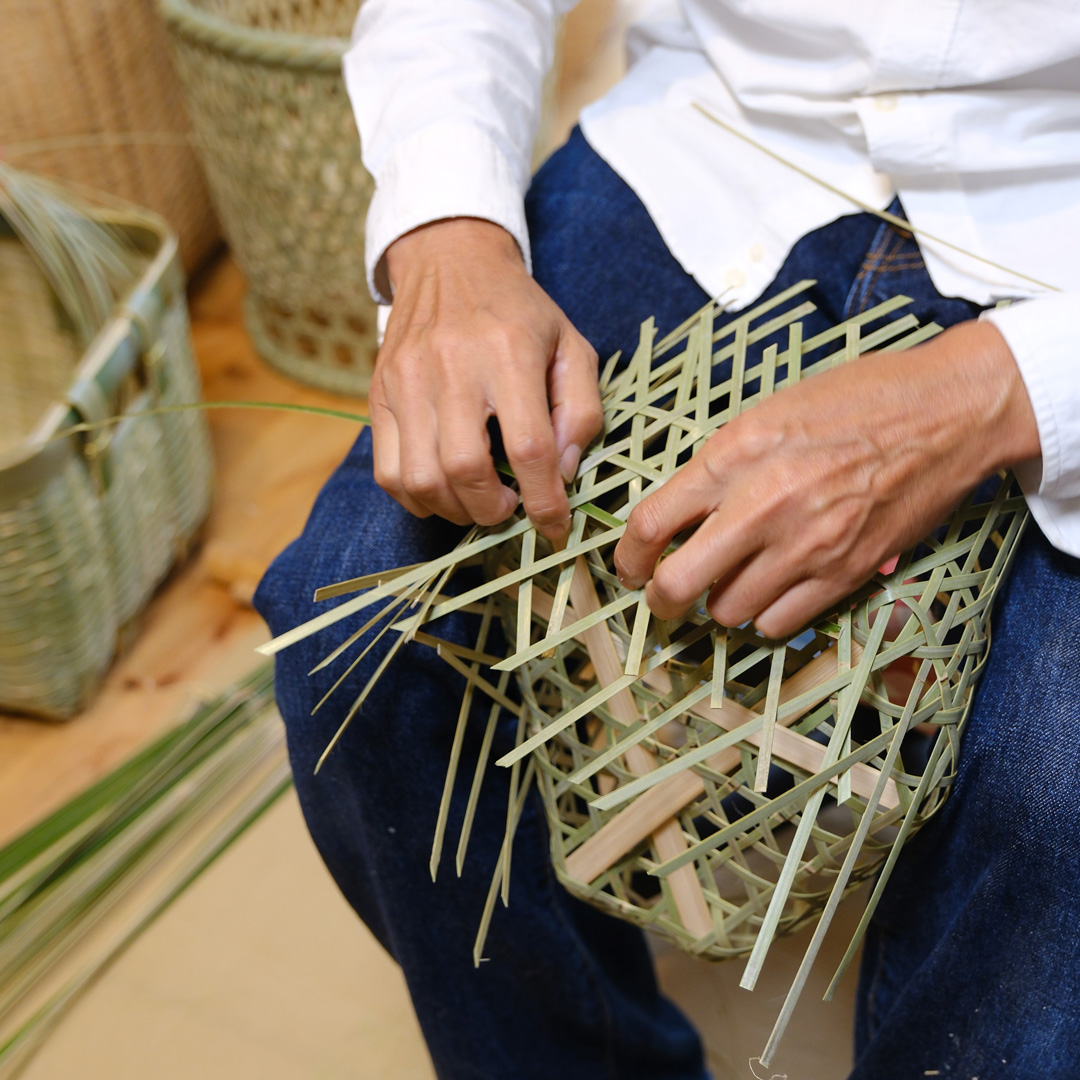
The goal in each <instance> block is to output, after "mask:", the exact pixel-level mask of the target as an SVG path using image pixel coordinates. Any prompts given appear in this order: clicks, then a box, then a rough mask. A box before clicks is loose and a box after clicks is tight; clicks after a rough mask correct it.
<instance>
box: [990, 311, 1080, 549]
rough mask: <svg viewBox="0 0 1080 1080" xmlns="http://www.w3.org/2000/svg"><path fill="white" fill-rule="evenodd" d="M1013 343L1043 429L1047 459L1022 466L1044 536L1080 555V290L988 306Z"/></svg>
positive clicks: (1041, 436)
mask: <svg viewBox="0 0 1080 1080" xmlns="http://www.w3.org/2000/svg"><path fill="white" fill-rule="evenodd" d="M981 318H982V319H983V320H985V321H986V322H990V323H993V324H994V326H996V327H997V328H998V330H999V331H1000V332H1001V334H1002V336H1003V337H1004V338H1005V341H1006V344H1008V346H1009V348H1010V349H1011V350H1012V354H1013V356H1014V357H1015V359H1016V364H1017V366H1018V367H1019V369H1020V375H1021V378H1023V380H1024V386H1025V387H1026V389H1027V392H1028V397H1029V398H1030V399H1031V407H1032V409H1033V410H1034V413H1035V423H1036V424H1037V425H1038V429H1039V444H1040V446H1041V448H1042V465H1041V468H1040V466H1039V462H1038V461H1035V462H1029V463H1026V464H1024V465H1021V466H1020V467H1018V468H1017V469H1016V470H1015V471H1016V478H1017V480H1019V481H1020V486H1021V487H1022V488H1023V491H1024V494H1025V496H1026V497H1027V501H1028V506H1029V507H1030V509H1031V513H1032V516H1033V517H1034V518H1035V520H1036V521H1037V522H1038V524H1039V527H1040V528H1041V529H1042V531H1043V532H1044V533H1045V535H1046V538H1047V539H1048V540H1049V541H1050V542H1051V543H1052V544H1053V545H1054V547H1056V548H1058V549H1059V550H1060V551H1064V552H1066V553H1067V554H1069V555H1074V556H1080V350H1078V349H1077V346H1076V340H1075V339H1076V332H1077V324H1078V321H1080V294H1078V293H1075V292H1073V293H1055V294H1053V295H1050V296H1040V297H1037V298H1036V299H1034V300H1024V301H1020V302H1018V303H1014V304H1010V305H1009V306H1008V307H1000V308H994V309H993V310H991V311H986V312H983V314H982V316H981Z"/></svg>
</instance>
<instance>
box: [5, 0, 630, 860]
mask: <svg viewBox="0 0 1080 1080" xmlns="http://www.w3.org/2000/svg"><path fill="white" fill-rule="evenodd" d="M627 10H629V9H628V8H626V6H625V5H617V4H616V2H615V0H583V2H582V3H581V4H580V5H579V6H578V7H577V8H576V9H575V10H574V11H573V12H571V14H570V15H569V16H568V18H567V23H566V29H565V33H564V35H563V48H562V63H561V72H560V78H559V81H558V84H557V86H556V95H555V101H556V108H555V112H554V117H553V122H552V123H551V124H550V127H549V129H548V131H547V133H546V139H547V147H546V148H543V149H548V150H549V149H550V148H552V147H554V146H558V145H559V144H561V143H562V142H563V141H564V140H565V138H566V135H567V134H568V132H569V130H570V127H571V126H572V124H573V123H574V121H575V120H576V117H577V113H578V111H579V109H580V108H581V106H582V105H583V104H585V103H586V102H588V101H589V100H591V99H592V98H594V97H596V96H597V95H599V94H600V93H602V92H603V91H604V89H606V87H607V86H609V85H611V83H612V82H614V80H615V79H616V78H617V77H618V74H619V72H620V71H621V69H622V64H623V59H622V45H621V36H622V33H623V30H624V28H625V18H626V11H627ZM541 156H542V154H541ZM243 293H244V282H243V279H242V278H241V276H240V272H239V270H238V269H237V267H236V265H235V263H234V262H233V261H232V260H231V258H229V257H228V256H227V255H222V256H220V257H219V258H218V260H217V261H216V262H214V263H213V264H212V265H211V266H210V267H209V268H208V269H207V270H205V271H204V272H203V273H202V274H201V275H199V277H198V278H197V279H196V280H195V281H194V282H193V283H192V286H191V289H190V294H189V302H190V309H191V321H192V336H193V339H194V344H195V352H196V355H197V357H198V360H199V364H200V367H201V369H202V373H203V381H204V397H205V398H206V399H207V400H208V401H228V400H233V401H237V400H259V401H290V402H302V403H307V404H314V405H333V406H337V407H339V408H340V407H345V408H348V409H350V410H355V411H357V412H361V413H362V412H364V411H365V405H366V403H365V402H363V401H357V400H355V399H346V398H339V397H334V396H332V395H330V394H324V393H320V392H318V391H314V390H308V389H305V388H303V387H301V386H300V385H298V384H297V383H295V382H293V381H291V380H289V379H286V378H284V377H282V376H279V375H277V374H275V373H274V372H273V371H272V370H271V369H270V368H268V367H267V366H266V365H265V364H264V363H263V362H262V361H261V360H260V359H259V358H258V357H257V356H256V354H255V352H254V349H253V348H252V345H251V342H250V340H249V339H248V336H247V333H246V331H245V329H244V326H243V318H242V313H241V306H242V300H243ZM208 417H209V422H210V428H211V433H212V436H213V444H214V455H215V462H216V484H217V490H216V496H215V499H214V506H213V509H212V511H211V514H210V518H209V520H208V522H207V525H206V528H205V531H204V536H203V544H202V546H201V547H200V548H198V549H197V551H196V553H195V555H194V556H193V557H192V559H191V560H190V562H189V564H188V565H186V566H184V567H182V568H179V569H178V570H176V571H174V573H173V576H172V578H171V579H170V580H169V581H168V582H167V583H166V585H165V587H164V588H163V589H162V590H161V591H160V592H159V594H158V595H157V597H156V598H155V599H154V600H153V601H152V602H151V604H150V606H149V608H148V609H147V611H146V612H145V614H144V616H143V619H142V628H141V632H140V633H139V635H138V637H137V639H136V642H135V644H134V646H133V647H132V648H131V650H130V652H129V653H128V655H126V656H124V657H122V658H121V659H120V661H119V663H117V665H116V666H115V667H114V668H113V670H112V672H111V673H110V675H109V677H108V680H107V681H106V683H105V686H104V688H103V689H102V691H101V693H100V695H99V696H98V697H97V699H96V700H95V702H94V703H93V705H92V706H91V707H90V708H89V709H87V710H86V711H85V712H84V713H83V714H82V715H81V716H79V717H78V718H76V719H74V720H72V721H69V722H68V723H66V724H62V725H49V724H45V723H42V722H41V721H37V720H25V719H19V718H16V717H4V716H3V715H2V714H0V844H3V843H4V842H5V841H6V840H9V839H10V838H11V837H12V836H15V835H17V834H18V833H19V832H21V831H22V830H23V829H25V828H26V827H27V826H28V825H29V824H31V823H32V822H33V821H35V820H36V819H38V818H40V817H41V816H43V815H44V814H46V813H48V812H49V811H50V810H52V809H54V808H55V807H57V806H59V805H61V804H62V803H64V802H65V801H66V800H67V799H69V798H70V797H71V796H72V795H74V794H76V793H77V792H78V791H80V790H81V789H83V788H84V787H85V786H86V785H87V784H89V783H92V782H93V781H94V780H95V779H97V778H98V777H100V776H102V775H104V774H105V773H107V772H108V771H109V770H110V769H111V768H113V767H114V766H115V765H117V764H119V762H121V761H122V760H123V759H124V758H126V757H127V756H129V755H130V754H131V753H132V752H133V751H134V750H136V749H137V748H138V747H140V746H142V745H143V744H145V743H146V742H147V741H148V740H150V739H152V738H153V737H154V736H155V735H156V734H158V733H160V732H162V731H163V730H165V729H166V728H167V727H168V726H169V725H170V724H173V723H175V722H176V721H177V720H178V719H180V718H181V717H183V716H184V715H185V714H186V713H188V712H189V711H190V709H191V708H192V706H193V705H194V704H196V703H197V702H199V701H201V700H205V699H206V698H208V697H212V696H214V694H215V693H216V692H218V691H220V690H221V689H224V688H225V687H226V686H228V685H229V684H230V683H232V682H234V681H235V680H236V679H237V678H238V677H239V676H240V675H241V674H243V672H244V671H245V670H246V669H247V668H249V667H250V665H251V664H253V663H255V662H256V661H257V659H258V658H257V656H256V654H255V653H254V652H253V650H254V647H255V646H256V645H257V644H259V643H260V642H262V641H265V640H266V639H267V637H268V635H267V632H266V628H265V626H264V624H263V622H262V620H261V619H260V618H259V617H258V616H257V615H256V614H255V613H254V612H253V611H252V610H251V608H250V606H249V604H248V603H247V601H248V600H249V599H250V596H251V593H252V591H253V590H254V587H255V584H256V583H257V581H258V579H259V577H260V576H261V575H262V572H263V570H265V569H266V567H267V566H268V565H269V563H270V561H271V559H273V557H274V555H275V554H277V552H278V551H280V550H281V548H283V547H284V546H285V545H286V544H287V543H288V542H289V541H290V540H291V539H292V538H293V537H295V536H296V535H297V534H298V533H299V532H300V529H301V528H302V526H303V523H304V520H305V518H306V516H307V513H308V510H309V509H310V507H311V503H312V501H313V500H314V498H315V495H316V494H317V492H318V490H319V488H320V487H321V486H322V483H323V481H324V480H325V479H326V478H327V477H328V476H329V475H330V473H331V472H332V471H333V469H334V466H335V465H336V464H337V463H338V462H339V461H340V460H341V458H342V457H343V456H344V454H345V452H346V450H347V449H348V447H349V446H350V444H351V443H352V441H353V439H354V438H355V436H356V429H355V428H354V427H353V426H352V425H351V424H349V423H346V422H344V421H338V420H328V419H325V418H316V417H306V416H303V415H298V414H294V413H292V414H286V413H272V412H263V411H259V412H241V411H232V410H230V411H213V412H211V413H209V414H208Z"/></svg>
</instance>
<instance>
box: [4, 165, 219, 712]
mask: <svg viewBox="0 0 1080 1080" xmlns="http://www.w3.org/2000/svg"><path fill="white" fill-rule="evenodd" d="M198 395H199V380H198V373H197V369H196V367H195V363H194V359H193V357H192V353H191V343H190V340H189V335H188V319H187V307H186V303H185V298H184V277H183V272H182V270H181V269H180V264H179V260H178V258H177V247H176V237H175V236H174V235H173V234H172V233H170V232H169V230H168V228H167V226H166V225H165V223H164V222H163V221H162V220H161V219H160V218H159V217H157V216H155V215H152V214H150V213H146V214H141V215H140V214H136V213H135V212H131V213H123V214H120V213H117V212H113V211H95V210H92V209H91V208H89V207H86V206H84V205H82V204H78V203H75V202H73V201H68V200H67V199H66V198H65V197H64V196H62V195H61V194H59V193H58V191H57V190H55V189H54V188H53V187H52V186H51V185H47V184H44V183H43V182H41V181H37V180H34V179H33V178H31V177H28V176H26V175H24V174H21V173H19V172H18V171H16V170H14V169H11V168H10V167H7V166H0V709H3V710H7V711H16V712H27V713H33V714H37V715H40V716H44V717H47V718H51V719H63V718H66V717H68V716H71V715H72V714H73V713H75V712H77V711H78V709H79V708H80V707H81V706H82V705H84V704H85V703H86V702H87V700H88V699H89V698H90V696H91V695H92V694H93V692H94V691H95V689H96V688H97V685H98V683H99V681H100V679H101V677H102V675H103V673H104V671H105V669H106V668H107V667H108V665H109V662H110V660H111V659H112V656H113V653H114V651H115V649H116V646H117V641H118V636H119V635H120V634H121V633H122V632H123V631H124V630H125V629H126V628H127V627H128V625H129V624H130V623H131V621H132V620H133V619H134V617H135V616H136V615H137V613H138V612H139V611H140V609H141V608H142V607H143V605H144V604H145V603H146V601H147V600H148V599H149V596H150V594H151V592H152V590H153V589H154V587H155V586H156V585H157V583H158V582H159V581H160V580H161V579H162V578H163V577H164V576H165V574H166V573H168V571H169V568H170V567H171V566H172V564H173V561H174V560H175V558H176V556H177V554H178V553H179V552H180V551H181V550H182V549H183V548H184V546H185V545H186V544H187V542H188V541H189V540H190V538H191V537H192V535H193V534H194V532H195V530H196V529H197V527H198V526H199V524H200V522H201V521H202V519H203V517H204V516H205V514H206V511H207V509H208V507H209V500H210V477H211V458H210V446H209V438H208V433H207V427H206V421H205V418H204V417H203V416H202V415H201V413H197V412H189V413H183V414H180V415H175V416H168V417H165V418H161V417H152V418H139V419H135V418H134V417H128V418H127V419H125V420H123V421H122V422H120V423H119V424H117V425H114V426H109V427H106V428H103V429H101V430H100V431H98V432H96V433H95V434H94V435H93V436H92V437H89V438H85V437H81V436H74V435H73V436H70V437H68V438H66V439H65V438H56V436H57V435H59V434H60V433H61V432H62V431H63V430H64V429H65V428H67V427H70V426H72V425H73V424H76V423H79V422H80V421H85V422H97V421H101V420H104V419H105V418H107V417H110V416H113V415H116V414H122V415H123V414H127V413H129V412H136V411H139V410H141V409H145V408H148V407H150V406H153V405H157V404H163V405H169V404H179V403H182V402H189V401H194V400H197V398H198Z"/></svg>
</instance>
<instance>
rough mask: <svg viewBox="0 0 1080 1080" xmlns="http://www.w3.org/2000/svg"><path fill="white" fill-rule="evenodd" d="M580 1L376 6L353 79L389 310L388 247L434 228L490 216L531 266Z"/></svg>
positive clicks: (372, 235) (370, 228)
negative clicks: (532, 182)
mask: <svg viewBox="0 0 1080 1080" xmlns="http://www.w3.org/2000/svg"><path fill="white" fill-rule="evenodd" d="M574 2H576V0H365V2H364V4H363V5H362V6H361V8H360V14H359V15H358V17H357V20H356V25H355V27H354V30H353V44H352V46H351V48H350V49H349V51H348V52H347V53H346V55H345V60H344V74H345V84H346V86H347V88H348V91H349V97H350V99H351V101H352V106H353V111H354V113H355V115H356V122H357V126H358V127H359V129H360V139H361V145H362V148H363V155H364V164H365V165H366V166H367V168H368V171H369V172H370V173H371V174H372V176H374V178H375V184H376V188H375V195H374V197H373V199H372V201H371V207H370V209H369V211H368V217H367V234H366V245H365V247H366V252H365V257H366V265H367V274H368V284H369V285H370V287H371V291H372V295H373V296H374V297H375V299H376V300H379V301H381V302H383V303H389V301H390V299H391V297H390V295H389V293H390V283H389V280H388V279H387V276H386V273H385V268H384V266H383V262H382V259H383V255H384V253H385V252H386V249H387V248H388V247H389V246H390V245H391V244H392V243H393V242H394V241H395V240H396V239H397V238H398V237H399V236H402V235H404V234H405V233H407V232H409V231H410V230H411V229H415V228H417V227H418V226H420V225H424V224H427V223H428V222H430V221H438V220H439V219H441V218H448V217H478V218H485V219H487V220H488V221H493V222H495V223H496V224H498V225H501V226H502V227H503V228H504V229H506V230H507V232H509V233H510V235H511V236H513V237H514V239H515V240H516V241H517V244H518V246H519V247H520V248H521V253H522V255H523V256H524V258H525V262H526V265H529V264H530V256H529V238H528V233H527V230H526V227H525V211H524V202H523V196H524V193H525V189H526V187H527V186H528V183H529V174H530V157H531V153H532V146H533V141H534V139H535V137H536V130H537V126H538V123H539V115H540V97H541V86H542V83H543V78H544V74H545V72H546V71H547V69H548V68H549V67H550V66H551V62H552V55H553V52H554V39H555V22H556V17H557V15H558V14H559V12H560V11H562V10H564V9H566V8H569V7H572V6H573V4H574Z"/></svg>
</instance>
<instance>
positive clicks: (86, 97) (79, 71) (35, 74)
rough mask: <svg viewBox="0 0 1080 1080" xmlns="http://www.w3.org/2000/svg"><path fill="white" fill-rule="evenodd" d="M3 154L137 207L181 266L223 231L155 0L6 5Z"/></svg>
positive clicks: (0, 117) (1, 75)
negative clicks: (175, 243) (161, 223)
mask: <svg viewBox="0 0 1080 1080" xmlns="http://www.w3.org/2000/svg"><path fill="white" fill-rule="evenodd" d="M0 22H2V23H3V27H4V63H3V65H0V155H2V156H4V157H5V158H6V159H7V160H8V161H10V162H11V163H12V164H13V165H17V166H19V167H20V168H23V169H26V170H28V171H32V172H35V173H38V174H40V175H48V176H53V177H56V178H58V179H61V180H65V181H69V182H77V183H80V184H84V185H86V186H88V187H90V188H93V189H95V190H97V191H100V192H105V193H108V194H109V195H112V196H115V197H117V198H120V199H123V200H124V201H126V202H130V203H133V204H135V205H138V206H145V207H148V208H149V209H151V210H153V211H154V212H156V213H158V214H160V215H161V216H162V217H164V218H165V219H166V220H167V221H168V222H169V224H170V226H171V227H172V229H173V230H174V231H175V232H176V233H177V235H178V236H179V238H180V256H181V260H182V262H183V264H184V266H185V267H187V268H188V269H191V268H193V267H194V266H196V265H198V264H199V263H200V262H201V261H202V260H203V259H204V258H205V256H206V255H207V254H208V253H209V252H210V251H211V250H212V249H213V247H214V246H215V245H216V244H217V243H218V241H219V238H220V229H219V227H218V223H217V219H216V218H215V216H214V211H213V207H212V206H211V203H210V194H209V192H208V190H207V187H206V181H205V179H204V177H203V174H202V169H201V167H200V165H199V161H198V159H197V157H196V155H195V152H194V150H193V149H192V147H191V146H190V143H189V140H188V137H189V133H190V126H189V124H188V119H187V112H186V111H185V109H184V101H183V92H182V90H181V88H180V82H179V80H178V79H177V77H176V74H175V73H174V71H173V68H172V63H171V61H170V59H169V55H168V41H167V37H166V34H165V32H164V30H163V29H162V27H161V23H160V20H159V19H158V17H157V13H156V12H155V10H154V7H153V2H152V0H50V2H49V3H42V2H41V0H3V2H2V3H0Z"/></svg>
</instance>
